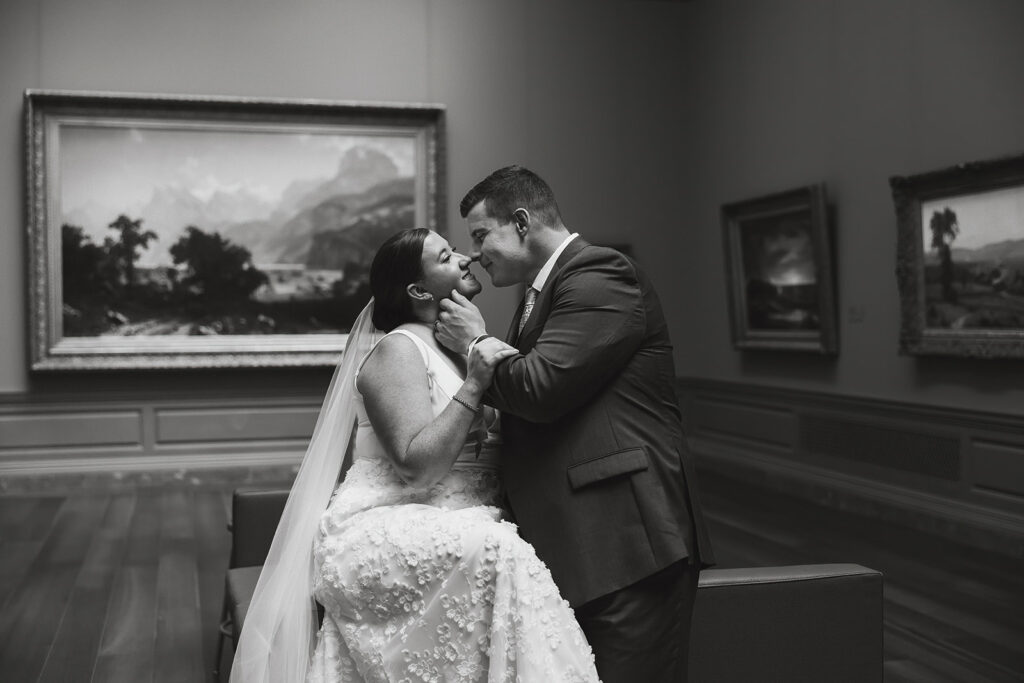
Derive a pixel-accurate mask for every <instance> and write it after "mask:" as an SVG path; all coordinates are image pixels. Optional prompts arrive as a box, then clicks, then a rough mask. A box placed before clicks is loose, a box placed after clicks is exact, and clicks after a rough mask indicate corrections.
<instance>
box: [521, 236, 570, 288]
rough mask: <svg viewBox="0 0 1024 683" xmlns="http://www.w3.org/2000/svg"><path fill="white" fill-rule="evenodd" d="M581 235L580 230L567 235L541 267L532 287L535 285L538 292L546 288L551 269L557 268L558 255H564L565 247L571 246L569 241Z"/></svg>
mask: <svg viewBox="0 0 1024 683" xmlns="http://www.w3.org/2000/svg"><path fill="white" fill-rule="evenodd" d="M579 235H580V234H579V233H578V232H574V233H573V234H571V235H569V236H568V237H566V238H565V239H564V240H563V241H562V243H561V244H559V245H558V248H557V249H555V251H554V253H552V254H551V256H549V257H548V260H547V262H546V263H545V264H544V267H543V268H541V269H540V272H539V273H537V277H535V278H533V284H532V285H530V286H531V287H533V288H534V289H535V290H537V291H538V292H539V291H541V290H542V289H544V285H545V283H547V281H548V278H549V277H550V276H551V271H552V270H554V269H555V261H557V260H558V257H559V256H561V255H562V252H563V251H565V248H566V247H567V246H569V242H572V241H573V239H575V238H576V237H579Z"/></svg>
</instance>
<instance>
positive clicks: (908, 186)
mask: <svg viewBox="0 0 1024 683" xmlns="http://www.w3.org/2000/svg"><path fill="white" fill-rule="evenodd" d="M889 183H890V185H891V187H892V194H893V201H894V202H895V205H896V216H897V221H898V225H897V229H898V233H897V258H896V277H897V282H898V284H899V290H900V309H901V314H902V315H901V325H900V351H901V352H902V353H906V354H911V355H940V356H968V357H973V358H1024V155H1018V156H1014V157H1007V158H1002V159H993V160H990V161H979V162H973V163H969V164H961V165H959V166H955V167H952V168H947V169H943V170H939V171H932V172H930V173H922V174H919V175H913V176H896V177H893V178H890V180H889Z"/></svg>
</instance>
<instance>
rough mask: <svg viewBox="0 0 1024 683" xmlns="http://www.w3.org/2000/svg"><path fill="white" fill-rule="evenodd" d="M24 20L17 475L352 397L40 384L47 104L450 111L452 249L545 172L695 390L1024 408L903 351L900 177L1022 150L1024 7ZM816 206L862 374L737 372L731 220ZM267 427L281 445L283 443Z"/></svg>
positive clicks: (184, 385)
mask: <svg viewBox="0 0 1024 683" xmlns="http://www.w3.org/2000/svg"><path fill="white" fill-rule="evenodd" d="M0 13H2V15H0V152H2V155H0V158H2V159H3V161H0V316H2V319H3V322H2V324H0V351H2V353H0V407H2V406H7V407H8V408H7V409H5V410H6V413H4V414H5V415H7V416H9V418H10V419H9V420H7V418H5V417H4V415H0V427H4V428H5V429H8V428H11V429H13V427H11V426H12V425H14V426H15V427H16V428H17V430H19V431H17V435H18V443H17V445H16V447H12V448H11V449H10V450H9V452H8V455H9V456H10V457H11V458H13V459H17V460H18V462H23V463H24V462H30V461H31V458H33V457H35V454H36V453H38V452H40V451H39V450H38V449H41V448H43V449H50V450H52V451H53V453H56V454H58V455H59V454H60V453H64V454H66V455H67V456H68V457H71V455H73V453H72V451H73V450H74V448H75V447H76V446H78V445H81V444H82V443H86V442H88V443H89V444H90V446H89V447H90V448H93V449H94V450H95V451H96V452H97V453H99V452H106V451H107V450H109V443H108V442H107V441H104V439H105V438H106V436H105V435H107V434H109V433H110V431H109V430H108V429H107V428H105V427H103V425H104V424H105V421H109V420H115V421H117V420H121V419H122V418H123V419H124V420H125V423H124V424H126V425H128V424H129V423H130V430H129V431H130V432H131V433H130V434H129V433H127V432H126V433H125V435H124V436H123V444H127V445H125V446H124V447H125V448H126V449H128V448H129V445H130V448H131V449H135V451H133V452H138V453H143V452H145V453H150V452H157V451H159V450H160V448H163V447H164V446H166V450H165V452H166V453H167V454H169V455H168V457H176V456H174V454H176V453H181V452H185V451H188V452H189V453H191V454H193V455H195V456H196V457H201V456H202V454H204V453H206V452H208V451H209V450H210V448H212V447H209V446H208V444H210V443H213V441H214V437H213V436H209V434H216V435H219V436H217V437H216V438H218V439H228V438H229V437H230V438H235V436H239V438H242V439H243V441H244V439H248V441H244V444H243V445H242V446H239V448H243V447H244V448H249V447H250V446H251V444H252V443H255V442H257V441H260V440H262V441H261V443H262V442H267V443H269V442H270V441H272V440H273V439H272V438H271V437H273V436H275V435H276V436H278V437H280V439H281V440H282V441H281V443H282V444H284V445H283V446H282V448H285V449H291V450H294V449H301V444H302V442H303V438H304V435H305V434H306V433H308V429H309V428H310V426H311V424H310V420H311V419H312V417H313V416H315V411H316V401H317V400H318V396H319V395H321V393H322V391H323V389H324V388H325V387H326V385H327V381H328V379H329V370H327V369H314V370H272V369H270V370H221V371H204V372H176V373H167V372H92V373H71V374H68V373H64V374H38V373H37V374H33V373H30V372H29V371H28V369H27V368H28V363H27V345H26V342H25V334H26V333H25V328H26V303H25V300H26V282H25V278H26V274H25V265H24V256H25V251H24V233H25V225H24V218H23V194H24V183H23V176H24V161H23V156H22V135H23V132H22V119H21V115H22V93H23V91H24V90H25V89H26V88H34V89H67V90H86V91H116V92H142V93H172V94H195V95H226V96H244V97H280V98H297V99H304V98H313V99H325V100H350V101H374V102H434V103H440V104H443V105H445V106H446V107H447V133H448V154H447V159H448V187H447V190H448V192H447V198H446V204H447V214H448V225H449V226H450V231H449V232H450V236H451V238H452V240H453V241H454V243H455V244H456V245H457V246H458V247H460V248H465V247H466V246H467V239H466V236H465V235H464V225H463V223H462V221H461V219H459V217H458V213H457V206H458V201H459V199H460V198H461V196H462V194H463V192H464V191H465V190H466V189H468V188H469V187H470V186H471V185H472V184H473V183H474V182H475V181H476V180H478V179H479V178H481V177H482V176H483V175H485V174H486V173H488V172H489V171H491V170H493V169H495V168H497V167H499V166H502V165H504V164H507V163H516V162H518V163H524V164H526V165H528V166H531V167H533V168H534V169H536V170H537V171H539V172H540V173H541V174H542V175H543V176H545V177H546V178H547V179H548V180H549V181H550V182H551V184H552V185H553V187H554V188H555V191H556V193H557V194H558V197H559V200H560V204H561V208H562V211H563V214H564V216H565V219H566V221H567V223H568V225H569V227H570V228H573V229H578V230H580V231H581V232H582V233H583V234H584V235H585V236H586V237H587V238H589V239H591V240H592V241H596V242H606V243H615V244H628V245H629V246H630V247H631V248H632V250H633V252H634V255H635V256H636V257H637V258H638V260H640V261H641V263H643V264H644V265H645V266H646V267H647V268H648V270H649V271H650V274H651V276H652V278H653V280H654V282H655V284H656V285H657V286H658V288H659V290H660V292H661V295H662V299H663V301H664V304H665V309H666V313H667V317H668V320H669V323H670V325H671V328H672V335H673V339H674V342H675V345H676V365H677V372H678V374H679V376H680V377H681V378H684V379H686V380H692V382H696V383H700V382H704V383H708V382H710V383H720V384H722V385H730V386H731V387H732V388H731V389H730V390H729V391H733V390H735V389H736V388H737V387H738V389H739V391H740V393H742V391H743V388H744V387H751V386H755V387H765V388H768V389H773V390H775V389H777V390H780V391H798V392H799V391H803V392H809V394H808V395H812V396H813V395H815V392H818V393H821V394H826V395H830V396H835V397H840V398H843V397H846V398H849V399H852V400H861V399H863V400H869V401H872V400H880V401H888V402H895V403H898V404H902V405H907V406H925V407H927V406H932V407H936V408H940V409H943V410H945V409H949V410H953V411H972V410H973V411H983V412H985V413H986V414H999V415H1009V416H1019V415H1020V414H1021V412H1022V410H1024V408H1022V406H1024V388H1022V387H1024V384H1022V383H1021V382H1020V380H1019V377H1020V376H1021V373H1022V372H1024V362H1022V361H1012V360H1010V361H979V360H970V359H963V358H909V357H905V356H900V355H899V354H898V353H897V339H898V329H899V313H898V292H897V288H896V281H895V244H896V218H895V212H894V210H893V206H892V200H891V195H890V192H889V186H888V178H889V177H890V176H892V175H897V174H900V175H905V174H914V173H918V172H923V171H928V170H933V169H938V168H944V167H947V166H950V165H953V164H956V163H960V162H964V161H971V160H981V159H987V158H992V157H996V156H1001V155H1005V154H1010V153H1021V152H1024V126H1022V125H1021V124H1020V122H1021V121H1024V88H1021V87H1020V83H1022V82H1024V41H1021V40H1020V39H1019V27H1020V26H1024V5H1021V3H1019V2H1016V1H1015V0H970V1H969V2H968V1H967V0H884V1H883V0H867V1H866V2H865V1H857V0H830V1H827V2H822V1H819V0H692V1H690V2H668V1H653V0H646V1H644V0H589V1H588V2H581V1H578V0H482V1H476V2H469V1H465V0H296V1H293V2H289V3H280V2H273V1H271V0H220V1H218V2H212V3H211V2H206V1H205V0H181V1H179V2H175V3H166V2H160V1H158V0H137V1H135V2H123V1H122V0H8V1H7V2H4V3H3V6H2V8H0ZM816 182H824V183H825V184H826V186H827V189H828V193H829V196H830V201H831V202H832V203H833V205H834V207H835V212H836V213H835V215H836V224H835V228H836V252H837V261H836V270H837V274H838V277H837V291H838V313H839V318H840V342H839V346H840V350H839V354H838V356H836V357H835V358H822V357H817V356H814V355H813V354H804V353H786V352H766V351H762V352H743V353H741V352H738V351H736V350H734V349H733V348H732V346H731V342H730V336H729V322H728V314H727V293H726V280H725V265H724V262H723V248H722V240H721V227H720V219H719V209H720V206H721V205H722V204H723V203H726V202H732V201H736V200H741V199H745V198H749V197H754V196H759V195H763V194H767V193H772V192H776V191H780V190H785V189H789V188H792V187H797V186H800V185H805V184H808V183H816ZM479 303H480V304H481V307H482V308H483V309H484V312H485V313H486V315H487V316H488V318H489V319H491V320H495V321H497V322H496V323H493V325H494V328H495V329H498V330H502V329H504V328H505V325H506V321H507V319H508V318H509V317H510V316H511V315H512V312H513V310H514V308H515V306H516V293H515V292H514V291H512V290H501V291H494V290H489V291H487V292H485V294H483V295H482V296H481V297H480V299H479ZM701 386H706V384H705V385H701ZM225 396H226V397H229V398H228V399H225V398H224V397H225ZM96 401H108V404H107V405H106V408H105V410H107V412H106V413H104V415H103V419H92V417H93V416H92V413H89V410H90V409H91V407H92V406H93V404H94V402H96ZM110 401H113V403H109V402H110ZM741 402H742V401H741ZM51 403H52V404H53V405H54V407H53V408H52V410H51V408H50V407H49V406H50V404H51ZM57 404H59V405H57ZM844 405H845V404H844ZM871 405H872V406H873V407H877V406H876V405H875V404H871ZM22 406H28V407H27V408H24V409H23V408H22ZM259 409H264V410H265V411H268V412H266V413H263V415H264V418H266V417H267V416H268V415H274V416H278V418H280V420H281V427H280V428H277V427H275V428H274V429H273V430H271V431H272V432H273V433H269V432H267V430H268V429H270V428H269V427H268V425H271V424H273V421H272V420H269V419H264V418H260V417H259V415H261V413H260V412H259ZM0 412H4V411H3V410H0ZM72 413H74V415H71V414H72ZM958 414H959V413H958ZM69 415H70V417H69ZM253 415H256V416H257V417H252V416H253ZM58 418H59V419H58ZM65 419H66V420H70V421H71V422H68V423H67V424H68V425H70V424H72V423H74V424H80V425H83V426H81V428H80V429H79V428H71V427H63V426H60V425H63V424H65V423H63V422H60V420H65ZM275 419H277V418H275ZM5 420H7V421H5ZM118 424H121V423H120V422H119V423H118ZM174 425H176V426H174ZM181 425H186V426H185V427H182V426H181ZM197 425H198V426H197ZM172 426H174V428H173V429H172V428H171V427H172ZM218 429H219V430H221V431H219V432H218V431H217V430H218ZM76 430H77V431H76ZM204 430H207V431H204ZM275 430H276V431H275ZM12 433H14V432H12V431H10V429H9V431H8V432H7V433H6V435H3V434H0V449H2V448H3V447H4V446H5V445H7V444H5V443H4V438H6V436H9V435H10V434H12ZM204 434H206V435H207V436H203V435H204ZM55 435H59V437H60V438H59V439H58V440H59V441H61V443H56V442H55V441H54V438H55ZM197 435H198V436H197ZM119 438H121V437H119ZM189 439H192V440H191V441H190V440H189ZM204 439H205V440H204ZM8 441H10V439H8ZM65 442H66V443H65ZM119 443H120V442H119ZM239 443H242V442H239ZM39 444H42V445H39ZM182 444H184V445H182ZM62 449H63V450H62ZM175 449H178V450H175ZM48 452H49V451H48ZM0 456H2V457H7V456H6V455H5V454H3V453H0ZM2 457H0V459H2ZM54 457H56V456H54ZM62 457H63V456H62ZM1019 460H1020V459H1019V458H1017V457H1016V456H1014V462H1017V461H1019ZM12 461H13V460H12ZM97 462H98V461H97ZM1015 467H1016V466H1015ZM1015 471H1016V470H1015Z"/></svg>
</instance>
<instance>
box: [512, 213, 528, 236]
mask: <svg viewBox="0 0 1024 683" xmlns="http://www.w3.org/2000/svg"><path fill="white" fill-rule="evenodd" d="M512 220H514V221H515V222H516V232H517V233H519V236H520V237H526V233H527V232H528V231H529V230H530V212H529V211H527V210H526V209H523V208H518V209H516V210H515V211H513V212H512Z"/></svg>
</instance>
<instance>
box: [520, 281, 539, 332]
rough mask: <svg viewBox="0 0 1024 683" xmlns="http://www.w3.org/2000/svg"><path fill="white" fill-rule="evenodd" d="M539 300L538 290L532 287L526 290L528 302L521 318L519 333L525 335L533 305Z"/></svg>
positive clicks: (525, 303) (524, 306) (524, 304)
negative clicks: (524, 327)
mask: <svg viewBox="0 0 1024 683" xmlns="http://www.w3.org/2000/svg"><path fill="white" fill-rule="evenodd" d="M536 300H537V290H536V289H534V288H533V287H530V288H529V289H527V290H526V301H525V302H524V303H523V314H522V315H521V316H520V317H519V332H518V334H522V333H523V326H524V325H526V321H527V320H529V318H530V311H532V310H533V303H534V302H535V301H536Z"/></svg>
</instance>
